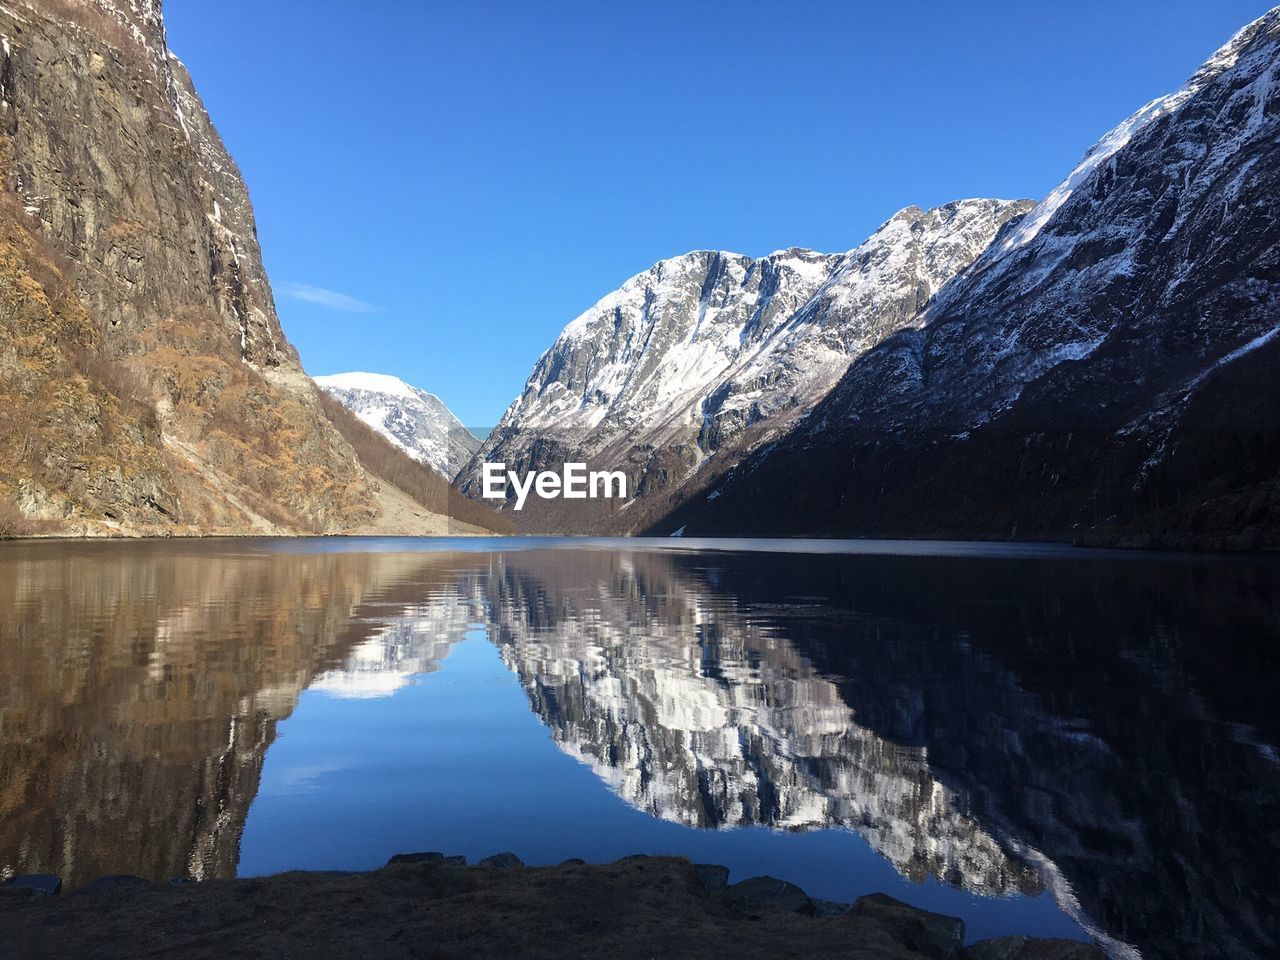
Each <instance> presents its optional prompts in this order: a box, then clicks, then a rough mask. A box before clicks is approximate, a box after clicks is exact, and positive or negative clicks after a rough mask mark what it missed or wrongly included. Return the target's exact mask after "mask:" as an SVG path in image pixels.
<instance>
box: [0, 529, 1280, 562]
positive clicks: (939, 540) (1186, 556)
mask: <svg viewBox="0 0 1280 960" xmlns="http://www.w3.org/2000/svg"><path fill="white" fill-rule="evenodd" d="M250 540H256V541H297V542H299V543H314V542H317V541H321V540H348V541H363V540H417V541H432V540H457V541H492V540H509V541H514V542H516V543H524V542H533V541H537V542H540V543H541V544H542V545H544V546H546V547H548V548H551V547H552V545H556V546H560V545H566V546H570V545H571V546H579V547H584V548H587V547H593V546H600V545H613V544H635V545H636V546H637V548H647V549H653V548H654V546H655V545H658V544H662V545H664V546H665V547H666V548H668V549H671V550H687V551H695V550H699V549H702V550H729V551H734V550H741V551H744V552H759V553H819V554H821V553H832V554H843V555H850V556H856V555H882V556H953V557H963V556H972V557H974V558H977V559H983V558H990V559H1000V558H1005V559H1034V558H1037V557H1043V558H1057V559H1062V558H1072V559H1098V560H1105V559H1115V560H1126V559H1128V560H1146V559H1152V560H1159V559H1183V560H1208V559H1220V560H1263V559H1268V558H1276V557H1280V550H1277V549H1271V548H1267V549H1229V548H1223V547H1211V546H1206V547H1203V548H1194V547H1172V546H1124V545H1106V544H1096V543H1084V542H1072V541H1068V540H998V539H971V538H969V539H966V538H948V537H810V536H804V537H800V536H797V537H753V536H707V537H689V538H685V537H662V536H642V535H630V534H606V535H601V534H589V533H566V534H546V533H514V534H511V533H492V532H467V533H433V534H421V533H404V534H394V533H261V532H255V533H223V532H219V533H172V534H155V533H146V534H118V535H109V536H85V535H82V534H66V535H63V534H57V533H51V534H34V535H27V536H7V537H6V536H0V546H3V545H4V544H32V543H56V544H85V545H90V544H102V543H186V542H190V543H205V542H210V541H226V542H228V543H241V542H244V541H250ZM747 544H755V545H757V546H755V547H754V548H753V547H751V546H746V545H747ZM761 544H771V545H776V548H775V549H765V548H762V547H760V546H758V545H761ZM841 544H847V545H850V546H851V547H856V546H858V545H861V547H862V549H847V550H840V549H835V547H837V545H841ZM928 544H934V545H939V546H942V547H944V548H949V549H944V550H941V551H938V552H932V553H930V552H924V551H922V550H919V549H915V550H912V549H905V548H907V547H912V546H914V547H921V546H924V545H928ZM894 547H897V548H898V549H894ZM521 549H524V548H521Z"/></svg>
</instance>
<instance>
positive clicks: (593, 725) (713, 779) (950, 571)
mask: <svg viewBox="0 0 1280 960" xmlns="http://www.w3.org/2000/svg"><path fill="white" fill-rule="evenodd" d="M487 594H488V601H489V603H490V606H491V613H490V616H491V618H492V621H493V624H494V631H495V632H494V636H495V640H496V641H497V642H498V643H499V644H500V646H501V649H502V652H503V657H504V659H505V660H506V661H507V663H508V664H509V665H510V666H511V667H512V669H513V670H515V672H516V673H517V674H518V675H519V676H520V679H521V682H522V684H523V685H524V687H525V689H526V691H527V693H528V695H529V699H530V703H531V705H532V706H533V709H534V710H535V712H537V713H538V714H539V715H540V716H542V717H543V719H544V720H545V721H546V722H547V724H548V725H549V726H550V727H551V729H552V731H553V736H554V737H555V739H556V741H557V742H558V743H559V744H560V745H561V747H562V749H564V750H565V751H566V752H569V753H570V754H572V755H574V756H577V757H579V758H581V759H583V760H584V761H585V762H586V763H588V764H589V765H590V766H591V767H592V768H593V769H594V770H596V772H597V773H598V774H599V775H600V776H601V777H602V779H604V780H605V781H606V782H608V783H609V784H610V785H611V786H612V788H613V789H614V790H615V791H616V792H617V793H618V794H619V795H621V796H622V797H624V798H625V799H626V800H627V801H628V802H630V803H631V804H633V805H635V806H636V807H638V808H640V809H643V810H646V811H648V812H650V813H652V814H654V815H657V816H662V817H665V818H668V819H672V820H676V821H679V822H682V823H686V824H690V825H696V826H711V827H714V826H721V825H733V824H751V823H760V824H766V825H769V826H775V827H783V828H788V829H803V828H805V827H809V826H828V825H844V826H848V827H852V828H853V829H856V830H858V831H859V832H860V833H862V834H863V835H864V836H865V837H866V838H867V839H868V840H869V841H870V842H871V843H872V844H873V845H874V846H875V847H876V848H877V849H879V850H880V851H881V852H882V853H884V854H885V855H886V856H887V857H888V858H889V859H890V860H891V861H892V862H893V863H894V864H895V865H897V866H898V868H899V869H900V870H901V871H902V872H903V873H904V874H905V875H907V876H909V877H915V878H920V877H923V876H924V875H927V874H933V875H935V876H939V877H941V878H942V879H944V880H945V881H947V882H949V883H952V884H955V885H958V886H963V887H966V888H969V889H973V890H980V891H983V892H999V891H1006V890H1011V889H1033V888H1034V887H1035V886H1036V883H1037V882H1040V883H1043V884H1045V885H1046V886H1048V887H1049V888H1050V889H1051V890H1052V892H1053V894H1054V896H1055V897H1056V898H1057V900H1058V901H1059V903H1060V904H1061V905H1062V906H1063V907H1064V909H1066V910H1067V911H1068V912H1069V913H1071V914H1072V915H1074V916H1076V917H1077V918H1078V919H1080V921H1081V922H1082V924H1084V926H1085V927H1086V928H1087V929H1090V930H1091V931H1092V932H1094V933H1095V934H1096V935H1097V936H1098V937H1099V938H1100V939H1101V940H1102V941H1103V942H1104V943H1105V944H1106V945H1107V946H1108V947H1109V949H1110V951H1111V952H1112V954H1113V955H1115V956H1135V955H1141V956H1144V957H1147V958H1156V957H1178V958H1182V957H1189V956H1197V957H1224V958H1225V957H1269V956H1273V955H1275V953H1276V949H1277V946H1278V945H1280V930H1278V929H1277V923H1278V922H1280V911H1277V910H1276V909H1275V905H1276V897H1277V886H1276V882H1275V879H1274V876H1275V871H1274V864H1275V863H1276V862H1280V835H1278V834H1277V833H1276V829H1275V824H1276V823H1277V822H1280V762H1278V761H1277V756H1276V752H1275V749H1274V747H1273V746H1271V745H1270V744H1271V743H1275V742H1276V740H1277V737H1278V735H1280V729H1278V728H1280V715H1278V714H1277V713H1276V711H1275V710H1274V707H1273V705H1272V702H1273V701H1272V698H1273V696H1274V690H1275V682H1276V679H1277V660H1278V658H1280V647H1278V646H1277V644H1276V642H1275V641H1276V637H1277V636H1280V610H1278V609H1277V608H1276V606H1275V605H1274V602H1273V598H1274V597H1276V596H1277V595H1280V566H1277V565H1275V564H1267V563H1261V564H1250V563H1233V562H1219V561H1210V562H1205V563H1199V562H1188V561H1159V560H1154V559H1153V560H1138V559H1136V558H1135V560H1133V561H1127V562H1102V561H1097V560H1080V561H1071V560H1065V559H1064V560H1059V561H1049V560H1039V561H1035V562H1032V563H1026V562H1015V561H995V560H982V561H977V562H975V561H973V560H957V559H945V558H915V559H910V558H896V559H895V558H870V557H830V556H828V557H803V556H786V557H776V556H775V557H769V556H762V555H742V556H723V555H722V556H719V557H716V556H713V557H711V558H708V557H706V556H697V555H692V556H688V555H685V556H680V555H677V556H675V557H671V556H666V555H657V554H652V553H650V554H630V555H621V556H619V555H616V554H606V553H598V554H583V553H575V554H571V555H560V556H548V555H545V554H544V555H532V554H513V555H509V556H508V557H507V558H506V560H505V569H504V570H503V571H501V573H500V575H495V576H494V578H493V579H491V580H490V582H489V583H488V586H487ZM1268 741H1270V743H1269V742H1268ZM1024 864H1025V865H1029V866H1023V865H1024ZM1032 877H1036V878H1038V881H1037V880H1033V879H1032Z"/></svg>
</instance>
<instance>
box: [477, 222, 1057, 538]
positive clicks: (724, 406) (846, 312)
mask: <svg viewBox="0 0 1280 960" xmlns="http://www.w3.org/2000/svg"><path fill="white" fill-rule="evenodd" d="M1031 206H1032V204H1031V202H1030V201H1003V200H961V201H958V202H955V203H950V204H947V205H945V206H942V207H938V208H936V209H933V210H929V211H927V212H926V211H922V210H920V209H919V208H918V207H908V208H907V209H905V210H902V211H900V212H899V213H897V214H896V215H895V216H893V217H892V218H891V219H890V220H889V221H888V222H886V223H885V224H884V225H883V226H881V227H880V229H879V230H877V231H876V232H875V234H873V235H872V236H871V237H870V238H869V239H868V240H867V241H866V242H865V243H863V244H862V245H861V246H859V247H857V248H855V249H853V250H850V251H849V252H847V253H841V254H827V253H815V252H813V251H811V250H800V249H789V250H782V251H779V252H777V253H773V254H770V255H769V256H767V257H763V258H761V259H752V258H750V257H747V256H742V255H740V254H734V253H723V252H715V251H705V250H703V251H695V252H693V253H688V254H685V255H683V256H679V257H674V258H672V259H670V260H663V261H661V262H660V263H658V264H656V265H654V266H653V267H651V268H650V269H649V270H646V271H645V272H644V273H641V274H639V275H638V276H635V277H633V278H631V279H630V280H628V281H627V282H626V283H625V284H624V285H623V286H622V287H621V288H620V289H619V290H617V291H615V292H613V293H611V294H609V295H608V296H606V297H605V298H604V299H602V300H600V301H599V302H598V303H597V304H596V305H595V306H594V307H592V308H591V309H590V310H588V311H587V312H586V313H584V314H582V315H581V316H580V317H578V318H577V319H576V320H574V321H573V322H572V323H571V324H569V326H568V327H566V328H565V330H564V332H563V333H562V334H561V335H560V337H559V338H558V339H557V340H556V342H555V344H554V345H553V346H552V347H551V349H550V350H548V351H547V352H546V353H545V354H543V356H542V358H541V359H540V360H539V361H538V363H537V365H536V367H535V368H534V371H533V374H532V376H531V377H530V378H529V381H528V383H527V385H526V386H525V390H524V393H523V394H522V395H521V396H520V397H519V398H518V399H517V400H516V401H515V402H514V403H513V404H512V405H511V406H510V408H509V409H508V410H507V412H506V414H505V415H504V417H503V418H502V421H501V423H500V424H499V425H498V427H497V428H496V429H495V430H494V432H493V434H492V435H491V436H490V439H489V440H488V441H487V442H486V443H485V445H484V447H483V448H482V450H481V452H480V453H479V454H478V455H477V456H476V457H475V458H474V459H473V460H472V462H471V464H469V465H468V467H467V468H466V469H465V470H463V472H462V473H461V474H460V475H459V478H458V480H459V483H460V484H461V485H462V487H463V489H464V490H465V491H466V492H468V493H471V494H473V495H475V494H476V493H478V490H479V485H480V484H479V472H478V471H479V464H480V463H481V462H483V461H504V462H506V463H507V464H508V467H511V468H519V469H522V470H528V469H542V468H558V467H559V465H560V464H561V463H562V462H564V461H567V460H582V461H585V462H588V463H591V464H592V465H593V466H595V467H598V468H607V469H610V470H625V471H626V472H627V473H628V475H629V477H630V481H631V487H632V489H633V490H634V491H635V492H636V494H637V495H638V496H639V498H640V500H641V501H642V502H641V503H633V504H631V505H630V506H629V507H626V508H624V509H622V510H621V511H619V510H618V508H617V506H616V505H613V506H610V505H607V504H606V503H605V502H602V501H587V502H584V501H576V502H575V503H574V504H572V507H573V508H574V509H575V512H574V513H572V514H565V513H563V512H557V508H559V510H561V511H563V509H564V503H563V501H560V502H559V503H556V504H547V503H536V502H533V501H531V502H530V504H529V505H527V506H526V508H525V511H524V514H525V515H524V516H523V517H521V519H522V521H525V522H527V523H528V524H529V525H530V527H531V528H537V527H541V528H543V529H555V530H560V531H565V530H583V529H606V530H620V531H629V530H634V529H636V528H637V526H639V525H641V524H643V522H644V518H645V517H646V516H653V515H655V512H657V513H658V515H660V512H662V511H664V510H665V509H666V507H667V505H668V504H669V501H670V498H671V497H673V496H676V495H678V494H679V491H680V490H681V488H682V487H683V486H684V485H686V484H689V483H690V481H691V478H693V477H694V475H695V474H701V475H702V476H713V475H716V474H717V473H720V472H723V470H724V469H726V468H727V467H731V466H732V465H733V464H734V463H736V462H737V460H738V459H740V457H741V456H742V455H743V454H744V453H745V452H746V451H749V450H751V449H753V448H754V447H756V446H758V445H759V444H761V443H764V442H766V441H768V440H770V439H773V438H776V437H777V436H780V435H781V434H782V433H783V432H785V430H786V429H787V428H788V427H790V426H791V425H792V424H793V423H794V422H795V420H796V418H797V417H799V416H801V415H803V414H804V413H806V412H807V411H808V410H809V409H811V408H812V406H813V405H814V404H815V403H817V402H818V401H819V400H821V399H822V397H823V396H825V395H826V393H827V392H828V391H829V390H830V389H831V387H832V386H834V384H835V383H836V382H837V381H838V380H839V378H840V376H841V375H842V374H843V373H844V371H845V370H846V369H847V368H848V365H849V363H850V361H851V360H852V359H853V358H855V357H857V356H859V355H860V354H861V353H863V352H864V351H866V350H867V349H868V348H870V347H871V346H874V345H875V344H876V343H878V342H879V341H880V340H881V339H883V338H884V337H885V336H887V335H889V334H891V333H893V332H894V331H895V330H897V329H899V328H901V327H902V326H904V325H907V324H910V323H911V322H912V319H913V317H915V316H916V315H917V313H918V311H919V309H920V308H921V307H922V306H923V305H924V304H925V303H926V302H927V301H928V300H929V298H930V297H932V296H933V295H934V294H935V293H937V292H938V291H939V290H940V289H941V288H942V287H943V286H944V285H945V284H946V283H947V282H948V281H949V280H950V279H951V278H952V277H953V276H955V275H956V274H957V273H959V272H960V271H961V270H963V269H964V268H965V267H967V266H968V265H969V264H970V263H972V262H973V260H974V258H975V257H977V256H978V255H979V254H980V253H982V251H983V250H985V249H986V248H987V246H988V245H989V244H990V243H991V241H992V239H993V238H994V237H995V236H996V235H997V233H998V232H999V231H1000V230H1001V228H1002V227H1004V225H1005V224H1006V223H1008V222H1009V221H1010V220H1011V219H1014V218H1016V217H1018V216H1020V215H1021V214H1023V213H1025V212H1026V211H1027V210H1029V209H1030V208H1031ZM593 508H594V511H593Z"/></svg>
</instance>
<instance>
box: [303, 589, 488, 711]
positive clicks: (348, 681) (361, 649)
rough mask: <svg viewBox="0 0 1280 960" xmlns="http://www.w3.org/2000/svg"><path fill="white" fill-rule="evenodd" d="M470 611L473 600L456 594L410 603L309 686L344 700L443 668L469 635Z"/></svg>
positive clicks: (392, 688)
mask: <svg viewBox="0 0 1280 960" xmlns="http://www.w3.org/2000/svg"><path fill="white" fill-rule="evenodd" d="M470 614H471V608H470V605H469V604H466V603H464V602H463V601H462V600H461V599H460V598H459V597H458V596H456V595H455V596H446V597H440V598H437V599H432V600H430V601H428V602H426V603H421V604H415V605H413V606H410V607H405V608H404V611H403V613H401V614H400V615H399V616H398V617H396V618H395V619H393V620H391V621H390V622H388V623H386V624H385V625H384V626H382V627H381V628H379V629H378V630H377V631H376V632H374V633H373V634H372V635H371V636H370V637H369V638H368V639H367V640H364V641H362V642H361V643H360V644H358V645H357V646H356V647H355V649H353V650H352V651H351V653H350V654H349V655H348V657H347V659H346V661H345V662H344V663H343V665H342V666H341V667H340V668H339V669H337V670H328V671H325V672H324V673H322V674H320V676H318V677H317V678H316V679H315V681H314V682H312V684H311V685H310V687H309V688H308V689H310V690H318V691H320V692H321V693H324V694H325V695H327V696H330V697H336V698H338V699H342V700H373V699H377V698H379V697H389V696H392V695H393V694H394V693H395V692H396V691H397V690H400V689H401V688H402V687H406V686H408V685H409V684H411V683H413V678H414V677H417V676H420V675H422V674H424V673H433V672H435V671H436V670H438V669H439V667H440V662H441V661H442V660H443V659H444V658H445V657H446V656H448V654H449V650H450V649H451V648H452V646H453V645H454V644H455V643H457V642H458V641H459V640H461V639H462V638H463V637H464V636H465V635H466V632H467V627H468V626H469V625H470V622H471V616H470Z"/></svg>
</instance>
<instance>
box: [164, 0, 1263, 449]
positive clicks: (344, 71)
mask: <svg viewBox="0 0 1280 960" xmlns="http://www.w3.org/2000/svg"><path fill="white" fill-rule="evenodd" d="M1268 6H1269V4H1268V3H1266V2H1244V0H1205V2H1198V3H1187V2H1170V0H1162V2H1147V0H1119V2H1117V0H1106V2H1094V0H1085V2H1072V3H1065V2H1064V3H1059V4H1053V5H1050V4H1047V3H1026V2H1025V0H1019V2H1013V0H1010V2H990V3H983V4H981V5H978V4H968V3H965V4H943V3H941V2H938V3H923V2H902V3H894V4H884V3H871V2H858V3H852V2H848V3H837V2H801V3H796V4H786V5H783V4H778V3H763V2H754V0H742V2H736V3H728V2H725V3H720V2H709V0H704V2H696V3H675V2H670V3H668V2H646V3H628V2H618V3H614V2H599V0H597V2H561V3H555V2H547V3H534V2H523V3H517V2H478V3H477V2H470V3H450V4H444V3H434V2H410V0H365V2H363V3H361V4H358V5H357V4H351V3H349V2H347V3H339V2H337V0H272V2H271V3H263V2H261V0H219V2H218V3H209V2H208V0H167V2H166V4H165V9H166V18H167V20H168V24H169V43H170V46H171V47H172V48H173V50H174V52H175V53H177V54H178V56H179V57H181V58H182V59H183V60H184V62H186V64H187V65H188V67H189V68H190V70H191V73H192V75H193V76H194V77H195V81H196V85H197V87H198V88H199V89H200V91H201V94H202V95H203V97H204V99H205V102H206V105H207V106H208V108H209V111H210V113H211V114H212V115H213V118H214V122H215V123H216V124H217V125H218V128H219V130H220V131H221V132H222V135H223V137H224V139H225V140H226V142H227V145H228V147H229V148H230V150H231V152H232V154H233V155H234V156H235V157H236V159H237V161H238V162H239V164H240V166H241V168H242V170H243V171H244V175H245V178H246V180H247V181H248V183H249V188H250V190H251V192H252V194H253V199H254V204H255V207H256V209H257V214H258V227H259V232H260V234H261V238H262V243H263V248H264V253H265V256H266V262H267V268H268V270H269V272H270V274H271V277H272V280H273V283H274V285H275V289H276V296H277V301H278V304H279V308H280V314H281V318H282V320H283V322H284V326H285V331H286V333H287V334H288V336H289V337H290V339H291V340H292V341H293V342H294V343H295V344H296V345H297V346H298V349H299V350H300V352H301V354H302V358H303V362H304V363H305V365H306V367H307V370H308V372H310V373H312V374H326V373H337V372H341V371H344V370H371V371H376V372H381V373H393V374H396V375H398V376H401V377H403V378H404V379H406V380H408V381H409V382H411V383H414V384H416V385H418V386H421V387H423V388H424V389H427V390H430V391H432V392H434V393H437V394H439V395H440V396H441V397H442V398H443V399H444V400H445V402H446V403H447V404H449V406H451V407H452V408H453V409H454V411H455V412H456V413H457V414H458V415H459V416H460V417H461V418H462V419H463V421H464V422H466V423H467V424H468V425H471V426H476V427H484V426H490V425H492V424H493V423H496V422H497V419H498V418H499V417H500V416H501V413H502V411H503V409H504V408H505V407H506V405H507V403H508V402H510V400H511V399H512V398H513V397H515V396H516V395H517V394H518V393H519V392H520V390H521V388H522V387H523V385H524V382H525V379H526V378H527V376H528V374H529V371H530V369H531V368H532V366H533V363H534V361H535V360H536V359H537V357H538V356H539V354H541V353H542V351H543V350H545V349H546V348H547V347H548V346H549V345H550V344H551V342H552V340H553V339H554V338H555V336H556V335H557V334H558V333H559V331H560V329H561V328H562V327H563V326H564V325H565V324H566V323H568V322H569V321H570V320H572V319H573V318H574V317H575V316H577V315H578V314H579V313H580V312H582V311H583V310H585V309H586V308H587V307H589V306H591V304H593V303H594V302H595V301H596V300H597V299H599V298H600V297H601V296H603V295H604V294H605V293H607V292H609V291H610V290H612V289H614V288H616V287H617V286H619V285H620V284H621V283H622V282H623V281H624V280H626V279H627V278H628V277H630V276H632V275H633V274H636V273H639V272H640V271H642V270H644V269H646V268H647V267H648V266H649V265H651V264H652V263H653V262H655V261H657V260H660V259H662V258H663V257H668V256H673V255H676V254H679V253H683V252H685V251H687V250H693V249H698V248H716V249H726V250H734V251H738V252H742V253H747V254H752V255H762V254H766V253H769V252H770V251H772V250H776V249H779V248H783V247H789V246H803V247H811V248H814V249H818V250H845V249H848V248H850V247H853V246H856V245H857V244H858V243H859V242H861V241H862V240H863V239H864V238H865V237H866V236H867V235H868V234H869V233H870V232H871V231H873V230H874V229H875V228H876V227H877V226H878V225H879V224H880V223H881V222H883V221H884V220H885V219H887V218H888V217H889V216H891V215H892V214H893V213H894V211H896V210H898V209H900V208H901V207H904V206H907V205H909V204H912V203H916V204H920V205H921V206H932V205H935V204H939V203H945V202H947V201H949V200H953V199H956V198H959V197H973V196H998V197H1010V198H1011V197H1019V196H1028V197H1037V198H1038V197H1040V196H1042V195H1043V194H1044V193H1046V192H1047V191H1048V190H1049V189H1050V188H1051V187H1052V186H1053V185H1054V184H1055V183H1056V182H1057V181H1058V180H1059V179H1061V177H1062V176H1063V175H1065V174H1066V172H1067V171H1068V170H1069V169H1070V168H1071V167H1072V166H1073V165H1074V164H1075V162H1076V161H1077V160H1078V159H1079V158H1080V156H1081V154H1082V153H1083V152H1084V150H1085V149H1086V148H1087V147H1089V146H1090V145H1091V144H1092V143H1093V142H1094V140H1096V139H1097V138H1098V136H1099V135H1100V134H1102V133H1103V132H1105V131H1106V130H1107V129H1108V128H1110V127H1111V126H1112V125H1114V124H1115V123H1116V122H1117V121H1119V120H1121V119H1123V118H1124V117H1125V116H1127V115H1128V114H1129V113H1132V112H1133V111H1134V110H1135V109H1137V108H1138V107H1139V106H1141V105H1142V104H1144V103H1145V102H1147V101H1148V100H1150V99H1152V98H1154V97H1156V96H1159V95H1160V94H1163V93H1166V92H1168V91H1169V90H1171V89H1175V88H1176V87H1178V86H1180V85H1181V83H1182V82H1183V80H1184V79H1185V78H1186V77H1187V76H1188V75H1189V74H1190V73H1191V72H1192V71H1193V70H1194V69H1195V68H1196V67H1197V66H1198V65H1199V64H1200V63H1201V62H1202V61H1203V60H1204V59H1206V58H1207V57H1208V56H1209V54H1210V53H1212V52H1213V50H1214V49H1215V48H1217V47H1218V46H1219V45H1220V44H1222V43H1223V42H1225V41H1226V40H1227V39H1228V37H1229V36H1230V35H1231V34H1232V33H1234V32H1235V30H1236V29H1238V28H1239V27H1240V26H1243V25H1244V24H1245V23H1246V22H1248V21H1249V20H1252V19H1253V18H1255V17H1257V16H1259V15H1261V14H1262V13H1263V12H1265V11H1266V9H1267V8H1268ZM979 7H980V8H979ZM356 10H359V13H356V12H354V11H356Z"/></svg>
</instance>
